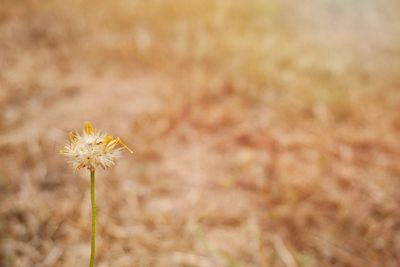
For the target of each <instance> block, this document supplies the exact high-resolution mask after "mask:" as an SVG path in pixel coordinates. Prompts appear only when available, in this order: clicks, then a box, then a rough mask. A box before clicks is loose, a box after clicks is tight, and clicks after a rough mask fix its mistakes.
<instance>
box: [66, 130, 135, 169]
mask: <svg viewBox="0 0 400 267" xmlns="http://www.w3.org/2000/svg"><path fill="white" fill-rule="evenodd" d="M123 149H127V150H128V151H129V152H130V153H133V152H132V150H130V149H129V148H128V147H127V146H126V145H125V144H124V143H122V141H121V139H120V138H119V137H116V138H114V137H113V136H111V135H108V134H103V133H101V132H100V131H98V130H96V129H94V128H93V127H92V125H91V124H90V122H86V123H85V128H84V129H83V132H82V134H80V133H77V132H70V133H69V142H68V144H66V145H65V146H64V148H63V150H62V151H61V153H62V154H63V155H65V156H67V157H68V158H69V160H70V162H71V163H72V166H73V168H74V169H76V170H79V169H82V168H88V169H89V170H95V169H98V168H102V169H107V168H111V167H112V166H114V165H115V161H116V159H117V158H118V157H119V156H120V152H121V150H123Z"/></svg>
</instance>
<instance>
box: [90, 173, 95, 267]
mask: <svg viewBox="0 0 400 267" xmlns="http://www.w3.org/2000/svg"><path fill="white" fill-rule="evenodd" d="M94 174H95V170H94V169H92V170H90V199H91V202H92V238H91V250H90V263H89V267H93V266H94V257H95V246H96V237H95V235H96V197H95V193H94V189H95V184H94Z"/></svg>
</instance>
